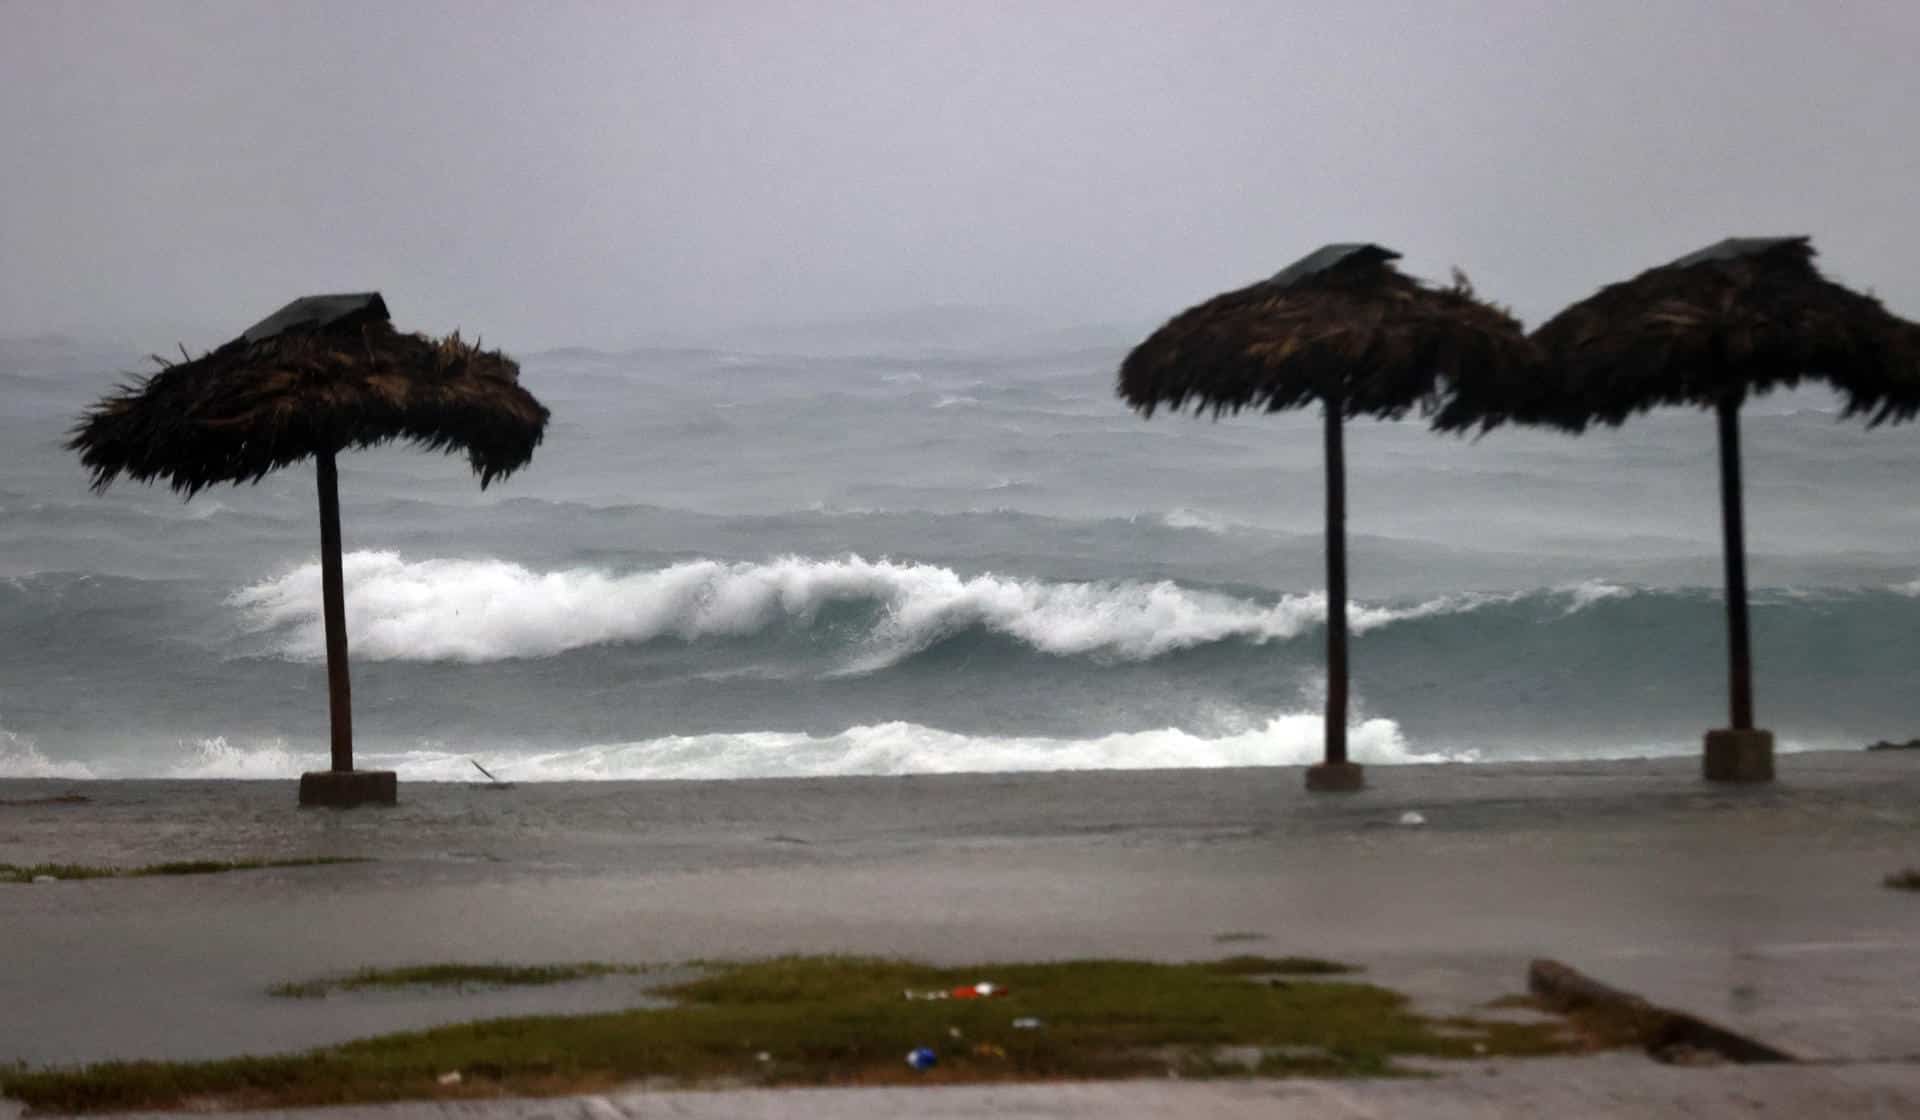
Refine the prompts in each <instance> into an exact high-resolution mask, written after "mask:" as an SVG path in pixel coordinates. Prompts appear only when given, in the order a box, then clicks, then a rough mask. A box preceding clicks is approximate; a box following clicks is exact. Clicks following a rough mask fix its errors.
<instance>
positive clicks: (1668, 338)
mask: <svg viewBox="0 0 1920 1120" xmlns="http://www.w3.org/2000/svg"><path fill="white" fill-rule="evenodd" d="M1813 257H1814V250H1813V245H1812V243H1811V242H1810V241H1809V240H1808V239H1807V238H1805V237H1776V238H1732V239H1729V240H1726V241H1722V242H1719V243H1717V244H1714V245H1710V246H1708V247H1707V248H1705V249H1702V250H1700V251H1699V252H1697V253H1691V254H1689V255H1687V256H1685V257H1682V258H1680V259H1679V260H1676V261H1674V262H1672V263H1671V264H1667V265H1663V266H1661V267H1659V268H1654V269H1649V270H1648V271H1646V272H1643V273H1641V274H1640V275H1639V276H1636V277H1634V278H1633V279H1631V280H1627V281H1624V282H1622V283H1618V284H1613V285H1610V286H1608V287H1606V288H1602V289H1601V290H1600V291H1599V292H1598V293H1597V294H1595V295H1593V296H1591V297H1589V298H1588V299H1585V300H1582V301H1580V302H1579V303H1576V304H1573V305H1572V306H1570V307H1568V308H1566V309H1565V310H1563V311H1561V312H1560V313H1559V314H1558V315H1556V316H1554V317H1553V318H1552V319H1550V320H1548V321H1547V322H1546V323H1545V324H1544V325H1542V326H1541V327H1540V329H1539V330H1537V331H1535V332H1534V335H1533V338H1534V341H1535V342H1536V343H1538V344H1539V347H1540V349H1541V351H1542V352H1543V354H1544V355H1545V358H1546V361H1547V363H1548V369H1547V371H1546V375H1545V376H1543V377H1541V378H1539V379H1536V380H1534V381H1532V382H1530V383H1529V384H1528V386H1527V387H1526V389H1525V391H1523V392H1520V393H1516V394H1514V395H1513V396H1511V397H1509V398H1508V399H1506V400H1505V401H1504V402H1496V401H1491V400H1482V401H1476V402H1474V403H1475V406H1476V409H1477V410H1478V414H1477V415H1472V416H1469V417H1467V419H1468V420H1470V421H1471V422H1477V423H1481V424H1483V425H1488V424H1492V423H1498V422H1499V421H1500V420H1503V419H1511V420H1520V421H1525V422H1531V423H1539V424H1547V425H1551V426H1555V427H1559V428H1562V429H1564V430H1567V431H1570V432H1576V433H1577V432H1580V431H1584V430H1585V429H1586V428H1587V427H1588V426H1589V425H1592V424H1612V425H1617V424H1620V423H1622V422H1623V421H1625V420H1626V419H1627V418H1628V417H1630V416H1632V415H1634V414H1636V413H1639V412H1645V411H1647V410H1649V409H1652V408H1655V407H1658V406H1661V405H1693V406H1696V407H1701V408H1711V409H1713V410H1714V411H1715V413H1716V414H1717V419H1718V427H1719V443H1720V493H1721V522H1722V523H1721V534H1722V539H1723V544H1724V552H1725V563H1726V585H1727V635H1728V643H1727V646H1728V697H1729V704H1728V707H1729V714H1730V717H1731V720H1732V724H1731V727H1732V730H1734V731H1736V732H1744V731H1751V730H1753V671H1752V653H1751V640H1750V638H1749V636H1748V634H1749V631H1748V623H1747V569H1746V526H1745V517H1744V514H1743V498H1742V490H1741V481H1740V408H1741V406H1742V405H1743V404H1744V403H1745V402H1746V400H1747V399H1748V398H1749V397H1752V396H1758V395H1762V394H1765V393H1768V392H1770V391H1772V390H1774V389H1777V388H1792V387H1794V386H1796V385H1798V384H1800V382H1802V381H1824V382H1826V383H1827V384H1829V385H1831V386H1832V387H1833V388H1834V389H1835V390H1837V391H1838V392H1839V394H1840V396H1841V399H1842V400H1843V401H1844V402H1845V404H1846V415H1848V416H1859V417H1863V418H1865V420H1866V422H1867V424H1868V425H1869V426H1874V425H1878V424H1882V423H1889V422H1892V423H1898V422H1901V421H1904V420H1910V419H1912V418H1913V417H1914V415H1915V414H1916V413H1920V326H1916V325H1915V324H1913V323H1910V322H1908V321H1906V320H1904V319H1900V318H1897V317H1895V316H1894V315H1892V314H1890V313H1889V312H1888V311H1887V310H1886V309H1885V308H1884V307H1882V306H1881V305H1880V301H1879V300H1876V299H1874V298H1873V297H1871V296H1867V295H1861V294H1859V293H1857V292H1853V291H1849V290H1848V289H1846V288H1844V287H1841V286H1840V285H1838V284H1835V283H1833V282H1832V281H1830V280H1828V279H1826V278H1825V277H1824V276H1822V275H1821V274H1820V271H1819V269H1817V268H1816V267H1814V264H1813Z"/></svg>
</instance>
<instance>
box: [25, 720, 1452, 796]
mask: <svg viewBox="0 0 1920 1120" xmlns="http://www.w3.org/2000/svg"><path fill="white" fill-rule="evenodd" d="M1321 727H1322V723H1321V719H1320V717H1319V716H1318V715H1315V714H1310V713H1291V714H1285V715H1279V716H1275V717H1273V718H1272V719H1269V720H1267V721H1266V722H1265V723H1264V724H1262V725H1260V726H1258V727H1254V728H1251V729H1248V730H1245V731H1240V732H1235V733H1229V734H1224V735H1218V736H1207V735H1200V734H1195V733H1193V732H1188V731H1182V730H1178V729H1175V728H1166V729H1162V730H1157V731H1138V732H1128V733H1122V734H1114V735H1103V736H1099V737H1097V738H1087V739H1065V738H1047V737H1022V736H991V735H962V734H958V733H955V732H951V731H942V730H939V729H937V728H932V727H925V726H922V725H920V724H914V723H905V722H890V723H879V724H873V725H870V726H857V727H849V728H847V729H846V730H844V731H841V732H839V733H838V734H833V735H808V734H805V733H801V732H789V731H749V732H739V733H729V734H709V735H672V736H665V737H662V738H657V739H647V740H642V741H637V742H626V743H608V744H598V745H593V746H585V747H573V748H565V749H556V750H548V751H500V750H492V751H485V752H480V753H478V754H477V755H476V754H475V753H473V752H464V753H455V752H453V751H449V750H445V749H439V748H433V747H422V748H420V749H415V750H407V751H385V752H383V751H380V750H378V749H372V750H369V749H365V748H364V747H363V749H362V750H361V751H360V752H359V758H358V761H359V763H360V764H361V765H362V766H365V767H368V768H372V769H389V770H395V771H398V772H399V774H400V776H401V777H402V778H404V779H407V780H409V781H446V782H471V781H475V780H477V779H478V775H477V773H476V772H475V770H474V768H473V764H472V760H473V759H475V758H476V757H477V758H478V760H479V761H480V762H481V763H482V764H483V765H485V766H486V767H487V769H489V770H491V771H493V772H494V773H495V774H497V775H498V776H499V777H500V778H501V779H503V780H509V781H517V782H550V781H617V780H700V779H731V778H788V777H792V778H798V777H844V776H854V775H893V774H957V773H980V772H1013V771H1048V770H1153V769H1169V768H1183V769H1185V768H1198V769H1211V768H1219V767H1229V766H1300V765H1306V764H1308V763H1312V762H1318V761H1319V760H1320V752H1321V749H1322V743H1321ZM1349 749H1350V751H1351V752H1352V755H1353V757H1354V759H1355V760H1356V761H1359V762H1363V763H1368V764H1372V765H1394V764H1400V763H1414V762H1449V761H1472V760H1473V758H1474V757H1475V756H1474V755H1472V754H1471V753H1451V754H1443V753H1431V754H1427V753H1421V752H1418V751H1415V750H1414V749H1412V748H1411V747H1410V746H1409V745H1408V744H1407V742H1406V740H1405V739H1404V738H1403V737H1402V735H1401V732H1400V728H1399V725H1398V724H1396V723H1395V722H1394V721H1392V720H1389V719H1370V720H1365V721H1363V722H1361V723H1358V724H1356V725H1354V726H1353V727H1352V728H1351V729H1350V731H1349ZM324 753H325V752H324V744H322V745H320V746H317V747H315V748H314V749H313V750H312V751H311V752H306V753H303V752H299V751H295V750H292V749H290V748H289V746H288V745H287V743H286V742H285V741H283V740H279V739H268V740H263V741H261V742H258V743H256V744H253V745H251V746H246V745H235V744H231V743H229V742H228V741H227V740H226V739H225V738H215V739H204V740H200V741H198V742H195V743H190V744H183V745H182V747H181V749H179V750H177V751H176V752H175V753H174V754H173V755H172V756H171V757H163V758H155V757H152V756H145V757H143V758H141V759H139V760H133V761H124V762H120V763H117V764H102V765H100V766H96V767H94V768H91V769H89V768H88V767H84V766H80V765H78V764H61V765H57V766H56V765H55V764H51V763H48V762H46V760H45V759H43V758H39V756H38V755H37V754H33V755H30V756H27V755H20V754H18V753H8V752H7V751H5V750H4V749H0V777H35V778H39V777H60V778H193V779H211V778H239V779H284V778H291V777H295V776H297V775H298V774H299V773H300V772H301V771H303V770H311V769H314V768H316V767H320V766H324V765H325V757H324Z"/></svg>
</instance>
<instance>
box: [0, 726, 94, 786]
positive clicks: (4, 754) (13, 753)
mask: <svg viewBox="0 0 1920 1120" xmlns="http://www.w3.org/2000/svg"><path fill="white" fill-rule="evenodd" d="M94 776H95V775H94V772H93V770H92V768H91V767H89V766H87V765H86V764H85V763H81V762H56V761H54V760H53V759H50V758H48V757H47V756H46V755H44V754H41V753H40V748H39V747H38V746H37V745H35V743H34V741H33V740H32V739H29V738H27V737H26V736H24V735H17V734H15V733H14V732H12V731H8V730H7V729H6V728H4V727H0V778H91V777H94Z"/></svg>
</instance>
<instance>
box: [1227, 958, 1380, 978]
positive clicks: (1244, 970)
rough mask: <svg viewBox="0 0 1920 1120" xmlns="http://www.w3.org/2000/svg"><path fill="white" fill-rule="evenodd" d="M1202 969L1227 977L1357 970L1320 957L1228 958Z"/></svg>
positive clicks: (1341, 972)
mask: <svg viewBox="0 0 1920 1120" xmlns="http://www.w3.org/2000/svg"><path fill="white" fill-rule="evenodd" d="M1203 967H1206V968H1209V969H1212V970H1213V971H1215V972H1219V973H1224V974H1226V975H1228V976H1275V975H1277V976H1341V975H1344V974H1346V973H1350V972H1358V971H1360V969H1359V968H1357V967H1355V966H1354V965H1350V964H1341V963H1340V962H1339V961H1329V960H1323V959H1321V958H1320V957H1250V956H1241V957H1228V958H1226V959H1225V960H1218V961H1209V962H1207V963H1206V964H1205V965H1204V966H1203Z"/></svg>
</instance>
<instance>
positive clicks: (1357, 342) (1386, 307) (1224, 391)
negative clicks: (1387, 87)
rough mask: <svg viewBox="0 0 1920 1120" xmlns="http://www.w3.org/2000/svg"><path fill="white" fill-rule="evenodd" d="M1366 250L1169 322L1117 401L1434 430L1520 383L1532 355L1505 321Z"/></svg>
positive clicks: (1460, 286) (1335, 254) (1137, 354)
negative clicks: (1320, 415)
mask: <svg viewBox="0 0 1920 1120" xmlns="http://www.w3.org/2000/svg"><path fill="white" fill-rule="evenodd" d="M1399 256H1400V254H1398V253H1396V252H1394V251H1392V250H1391V249H1385V248H1382V247H1380V246H1378V245H1369V244H1340V245H1328V246H1326V247H1325V248H1322V249H1319V250H1317V251H1315V252H1313V253H1310V254H1308V255H1307V256H1305V257H1303V258H1301V259H1300V260H1299V261H1297V262H1295V263H1294V264H1292V265H1290V266H1288V267H1287V268H1286V269H1285V270H1283V271H1282V272H1280V273H1278V274H1277V275H1275V276H1273V277H1272V278H1270V279H1267V280H1263V281H1261V282H1260V283H1257V284H1253V285H1251V286H1249V287H1245V288H1241V289H1239V290H1237V291H1231V292H1226V293H1224V294H1222V295H1218V296H1215V297H1213V298H1212V299H1210V300H1208V301H1206V302H1205V303H1202V304H1200V305H1199V306H1197V307H1193V308H1190V309H1189V310H1187V311H1184V312H1182V313H1181V314H1179V315H1177V316H1175V317H1174V318H1173V319H1172V320H1171V321H1169V322H1168V323H1167V324H1166V325H1165V326H1163V327H1161V328H1160V329H1159V330H1157V331H1155V332H1154V333H1153V334H1152V335H1151V336H1149V337H1148V338H1147V340H1146V341H1145V342H1142V343H1141V344H1140V345H1139V346H1137V347H1135V348H1134V350H1133V352H1132V353H1130V354H1128V355H1127V357H1126V360H1125V361H1124V362H1122V363H1121V366H1120V384H1119V392H1120V396H1121V397H1123V398H1124V399H1125V400H1126V401H1127V403H1128V404H1130V405H1132V406H1133V407H1134V408H1136V409H1139V410H1140V411H1141V412H1143V413H1145V414H1147V415H1149V416H1151V415H1152V414H1153V412H1154V410H1155V409H1157V408H1160V407H1162V406H1165V407H1167V408H1171V409H1175V410H1178V409H1181V408H1184V407H1187V406H1189V405H1190V406H1192V407H1193V409H1194V410H1195V411H1197V412H1199V411H1207V410H1212V411H1213V412H1214V413H1215V414H1216V415H1217V414H1219V413H1223V412H1238V411H1240V410H1241V409H1243V408H1253V409H1259V410H1262V411H1266V412H1279V411H1282V410H1285V409H1289V408H1298V407H1300V406H1302V405H1306V404H1310V403H1312V402H1313V401H1315V400H1322V401H1326V400H1332V401H1338V402H1339V407H1340V409H1341V412H1342V414H1343V415H1345V416H1381V417H1397V416H1401V415H1404V414H1405V413H1406V412H1407V411H1408V410H1409V409H1412V408H1413V407H1415V406H1416V405H1418V406H1422V407H1423V408H1425V409H1427V410H1429V411H1433V410H1439V411H1440V412H1441V414H1442V417H1443V418H1444V417H1445V416H1446V415H1447V410H1446V405H1447V402H1448V401H1449V400H1450V399H1451V397H1452V396H1453V395H1454V394H1455V393H1456V392H1457V391H1459V390H1461V389H1462V388H1464V387H1465V386H1466V385H1467V384H1468V383H1472V384H1473V385H1476V386H1478V389H1477V390H1476V392H1479V393H1488V394H1490V393H1492V392H1493V391H1494V388H1495V387H1496V386H1498V385H1502V384H1504V383H1506V382H1507V381H1509V380H1513V381H1518V380H1522V379H1524V378H1526V377H1527V376H1529V375H1530V374H1531V372H1532V369H1533V365H1534V363H1533V360H1532V353H1533V352H1532V348H1531V346H1530V345H1529V344H1528V342H1527V341H1526V339H1525V337H1524V335H1523V334H1522V332H1521V330H1520V325H1519V323H1517V322H1516V321H1515V320H1514V319H1513V317H1512V316H1510V315H1508V314H1507V313H1506V312H1505V311H1503V310H1501V309H1500V308H1497V307H1494V306H1492V305H1490V304H1487V303H1483V302H1481V301H1480V300H1479V299H1476V298H1475V297H1474V295H1473V291H1472V289H1471V288H1470V287H1469V286H1468V285H1467V283H1466V281H1465V279H1464V278H1463V277H1458V276H1456V280H1455V283H1454V285H1453V286H1452V287H1448V288H1430V287H1428V286H1426V285H1424V284H1421V283H1419V282H1418V281H1416V280H1414V279H1412V278H1410V277H1408V276H1406V275H1404V274H1402V273H1401V272H1400V271H1399V270H1398V269H1397V268H1395V267H1394V266H1393V263H1392V262H1393V261H1394V260H1396V259H1398V257H1399Z"/></svg>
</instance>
